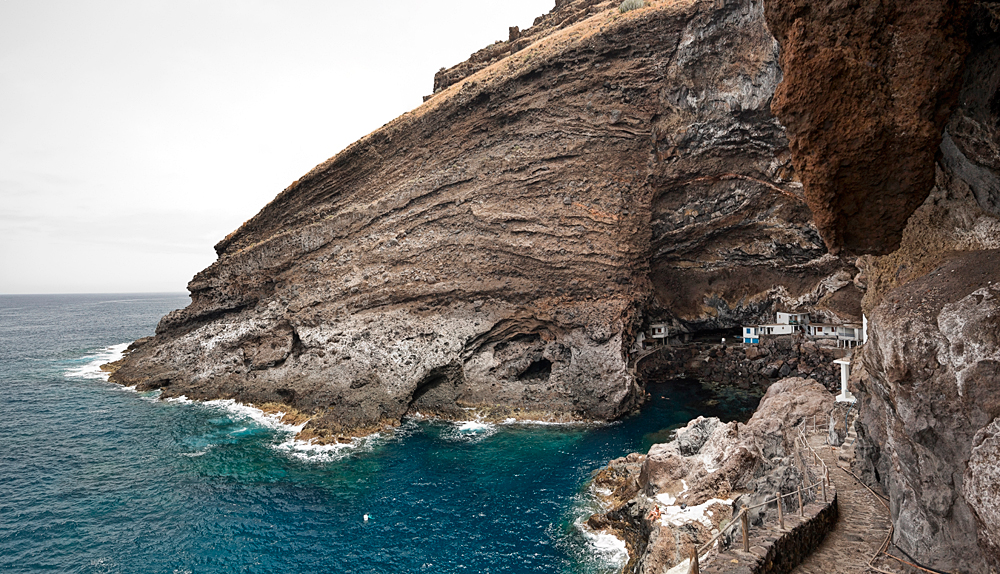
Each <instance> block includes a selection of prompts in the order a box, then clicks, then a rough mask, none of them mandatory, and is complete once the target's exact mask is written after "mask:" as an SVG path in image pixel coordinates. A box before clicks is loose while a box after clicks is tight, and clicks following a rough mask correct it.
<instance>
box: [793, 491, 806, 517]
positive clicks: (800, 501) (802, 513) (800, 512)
mask: <svg viewBox="0 0 1000 574" xmlns="http://www.w3.org/2000/svg"><path fill="white" fill-rule="evenodd" d="M795 493H796V494H797V495H798V496H799V516H805V515H806V513H805V509H804V508H803V506H802V486H801V485H799V486H797V487H795Z"/></svg>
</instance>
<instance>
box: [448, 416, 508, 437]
mask: <svg viewBox="0 0 1000 574" xmlns="http://www.w3.org/2000/svg"><path fill="white" fill-rule="evenodd" d="M496 432H497V425H495V424H492V423H488V422H484V421H482V420H476V421H458V422H454V423H451V425H450V426H449V428H448V429H447V430H446V431H444V432H442V433H441V438H443V439H445V440H451V441H455V442H479V441H481V440H483V439H485V438H487V437H490V436H493V435H494V434H496Z"/></svg>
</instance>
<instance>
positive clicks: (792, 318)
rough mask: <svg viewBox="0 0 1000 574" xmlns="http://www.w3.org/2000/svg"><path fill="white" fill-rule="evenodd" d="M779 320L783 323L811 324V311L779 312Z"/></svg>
mask: <svg viewBox="0 0 1000 574" xmlns="http://www.w3.org/2000/svg"><path fill="white" fill-rule="evenodd" d="M777 315H778V319H777V322H778V323H780V324H782V325H799V326H804V325H808V324H809V313H780V312H779V313H778V314H777Z"/></svg>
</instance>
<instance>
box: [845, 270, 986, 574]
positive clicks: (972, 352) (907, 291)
mask: <svg viewBox="0 0 1000 574" xmlns="http://www.w3.org/2000/svg"><path fill="white" fill-rule="evenodd" d="M870 325H872V326H873V327H872V328H871V329H870V336H869V342H868V345H866V347H865V349H864V353H863V361H864V366H865V369H866V370H867V372H868V373H869V377H868V378H865V379H860V380H859V383H860V389H859V390H860V391H861V398H862V401H863V403H862V405H861V409H860V413H861V424H862V425H863V428H864V434H865V440H864V442H865V443H866V444H867V448H868V449H869V455H868V458H867V460H868V464H871V467H870V468H869V472H870V473H871V476H872V477H873V478H876V479H877V480H878V481H880V482H881V484H882V486H883V487H884V488H885V490H886V492H887V493H888V494H889V498H890V501H891V510H892V516H893V519H894V523H895V524H896V532H895V536H894V539H893V541H894V543H895V544H896V545H897V546H899V547H900V548H902V549H903V550H905V551H906V552H907V553H909V554H910V555H911V556H913V557H915V558H917V559H918V560H920V561H921V562H923V563H925V564H929V565H931V566H932V567H935V568H938V569H942V570H947V571H954V570H959V571H962V572H988V571H989V570H988V568H987V564H990V565H992V567H993V568H997V567H1000V552H998V550H1000V513H998V510H1000V506H998V502H1000V496H998V495H1000V492H998V490H997V489H998V487H1000V481H998V480H997V472H998V469H1000V440H998V439H1000V434H998V431H1000V429H998V424H1000V418H998V417H1000V394H998V393H997V391H998V389H1000V251H976V252H971V253H969V254H966V255H963V256H960V257H957V258H955V259H953V260H951V261H948V262H947V263H945V264H944V265H942V266H941V267H939V268H938V269H936V270H935V271H934V272H932V273H930V274H928V275H926V276H924V277H922V278H920V279H917V280H914V281H912V282H910V283H909V284H907V285H905V286H903V287H900V288H899V289H896V290H894V291H892V292H891V293H890V294H889V295H888V296H887V297H886V299H885V301H884V302H883V303H882V304H881V305H880V306H879V307H878V308H877V310H876V311H875V313H874V316H873V318H872V322H871V323H870Z"/></svg>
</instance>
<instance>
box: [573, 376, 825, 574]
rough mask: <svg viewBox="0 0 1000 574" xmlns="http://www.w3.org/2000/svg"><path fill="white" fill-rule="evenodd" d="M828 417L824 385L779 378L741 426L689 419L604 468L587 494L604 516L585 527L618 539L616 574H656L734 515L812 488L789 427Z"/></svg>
mask: <svg viewBox="0 0 1000 574" xmlns="http://www.w3.org/2000/svg"><path fill="white" fill-rule="evenodd" d="M833 409H834V400H833V395H831V394H830V392H829V391H827V390H826V389H825V388H824V387H823V385H821V384H819V383H817V382H816V381H813V380H810V379H802V378H788V379H783V380H781V381H778V382H776V383H774V384H773V385H771V387H770V388H768V390H767V393H766V394H765V395H764V398H762V399H761V402H760V406H759V407H758V409H757V412H755V413H754V415H753V417H751V418H750V420H749V421H748V422H747V423H746V424H739V423H736V422H730V423H722V422H720V421H719V419H715V418H709V419H706V418H703V417H698V418H697V419H695V420H693V421H691V422H689V423H688V424H687V426H686V427H684V428H682V429H679V430H678V431H677V432H676V434H675V437H674V439H673V440H672V441H670V442H668V443H662V444H655V445H653V446H652V447H650V449H649V453H648V454H647V455H640V454H631V455H629V456H627V457H624V458H620V459H616V460H613V461H611V463H610V464H609V465H608V467H607V468H605V469H603V470H602V471H600V472H599V473H598V474H597V475H596V476H595V478H594V481H593V483H592V488H593V489H594V491H595V492H596V493H597V494H598V496H599V497H600V498H603V501H604V503H605V504H606V506H607V507H608V510H607V511H605V512H603V513H599V514H596V515H594V516H593V517H591V518H590V519H589V520H588V525H589V526H590V527H591V528H594V529H598V530H607V531H611V532H614V533H615V534H616V535H618V536H620V537H622V538H623V539H624V540H625V541H626V545H627V546H628V549H629V558H630V561H629V564H628V565H626V567H625V568H624V569H623V571H625V572H639V573H650V574H652V573H659V572H664V571H666V570H667V569H669V568H670V567H672V566H674V565H676V564H678V563H680V562H682V561H683V560H684V559H686V558H687V557H688V556H689V555H690V550H691V548H694V547H696V546H700V545H702V544H704V543H705V542H707V541H708V540H709V539H710V538H711V537H712V536H713V529H716V528H718V527H719V526H720V524H721V523H722V522H724V521H728V520H729V519H731V518H732V516H733V515H734V512H733V509H734V508H738V507H739V506H740V505H742V504H747V505H748V506H755V505H757V504H758V503H760V502H762V501H764V500H765V499H767V498H772V497H773V496H774V494H775V493H776V492H778V491H779V490H780V491H782V492H789V491H792V490H795V488H796V487H799V486H802V485H803V484H812V482H814V479H815V478H816V477H814V476H811V475H809V472H810V470H809V468H808V467H807V466H805V465H802V464H800V463H801V461H797V460H796V457H795V447H794V440H795V437H796V436H797V435H798V427H797V425H799V424H801V423H803V422H806V423H807V424H811V421H812V420H814V419H818V420H821V421H822V420H826V418H827V417H828V416H829V414H830V413H831V412H832V411H833ZM654 507H655V508H656V509H657V510H653V509H654ZM772 511H773V513H776V512H777V509H776V508H774V509H772ZM766 512H767V508H766V507H762V508H760V509H757V510H755V511H754V514H752V515H751V520H752V521H753V522H754V523H755V524H759V523H760V521H761V519H762V516H763V514H765V513H766ZM771 520H772V521H773V518H772V519H771Z"/></svg>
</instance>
